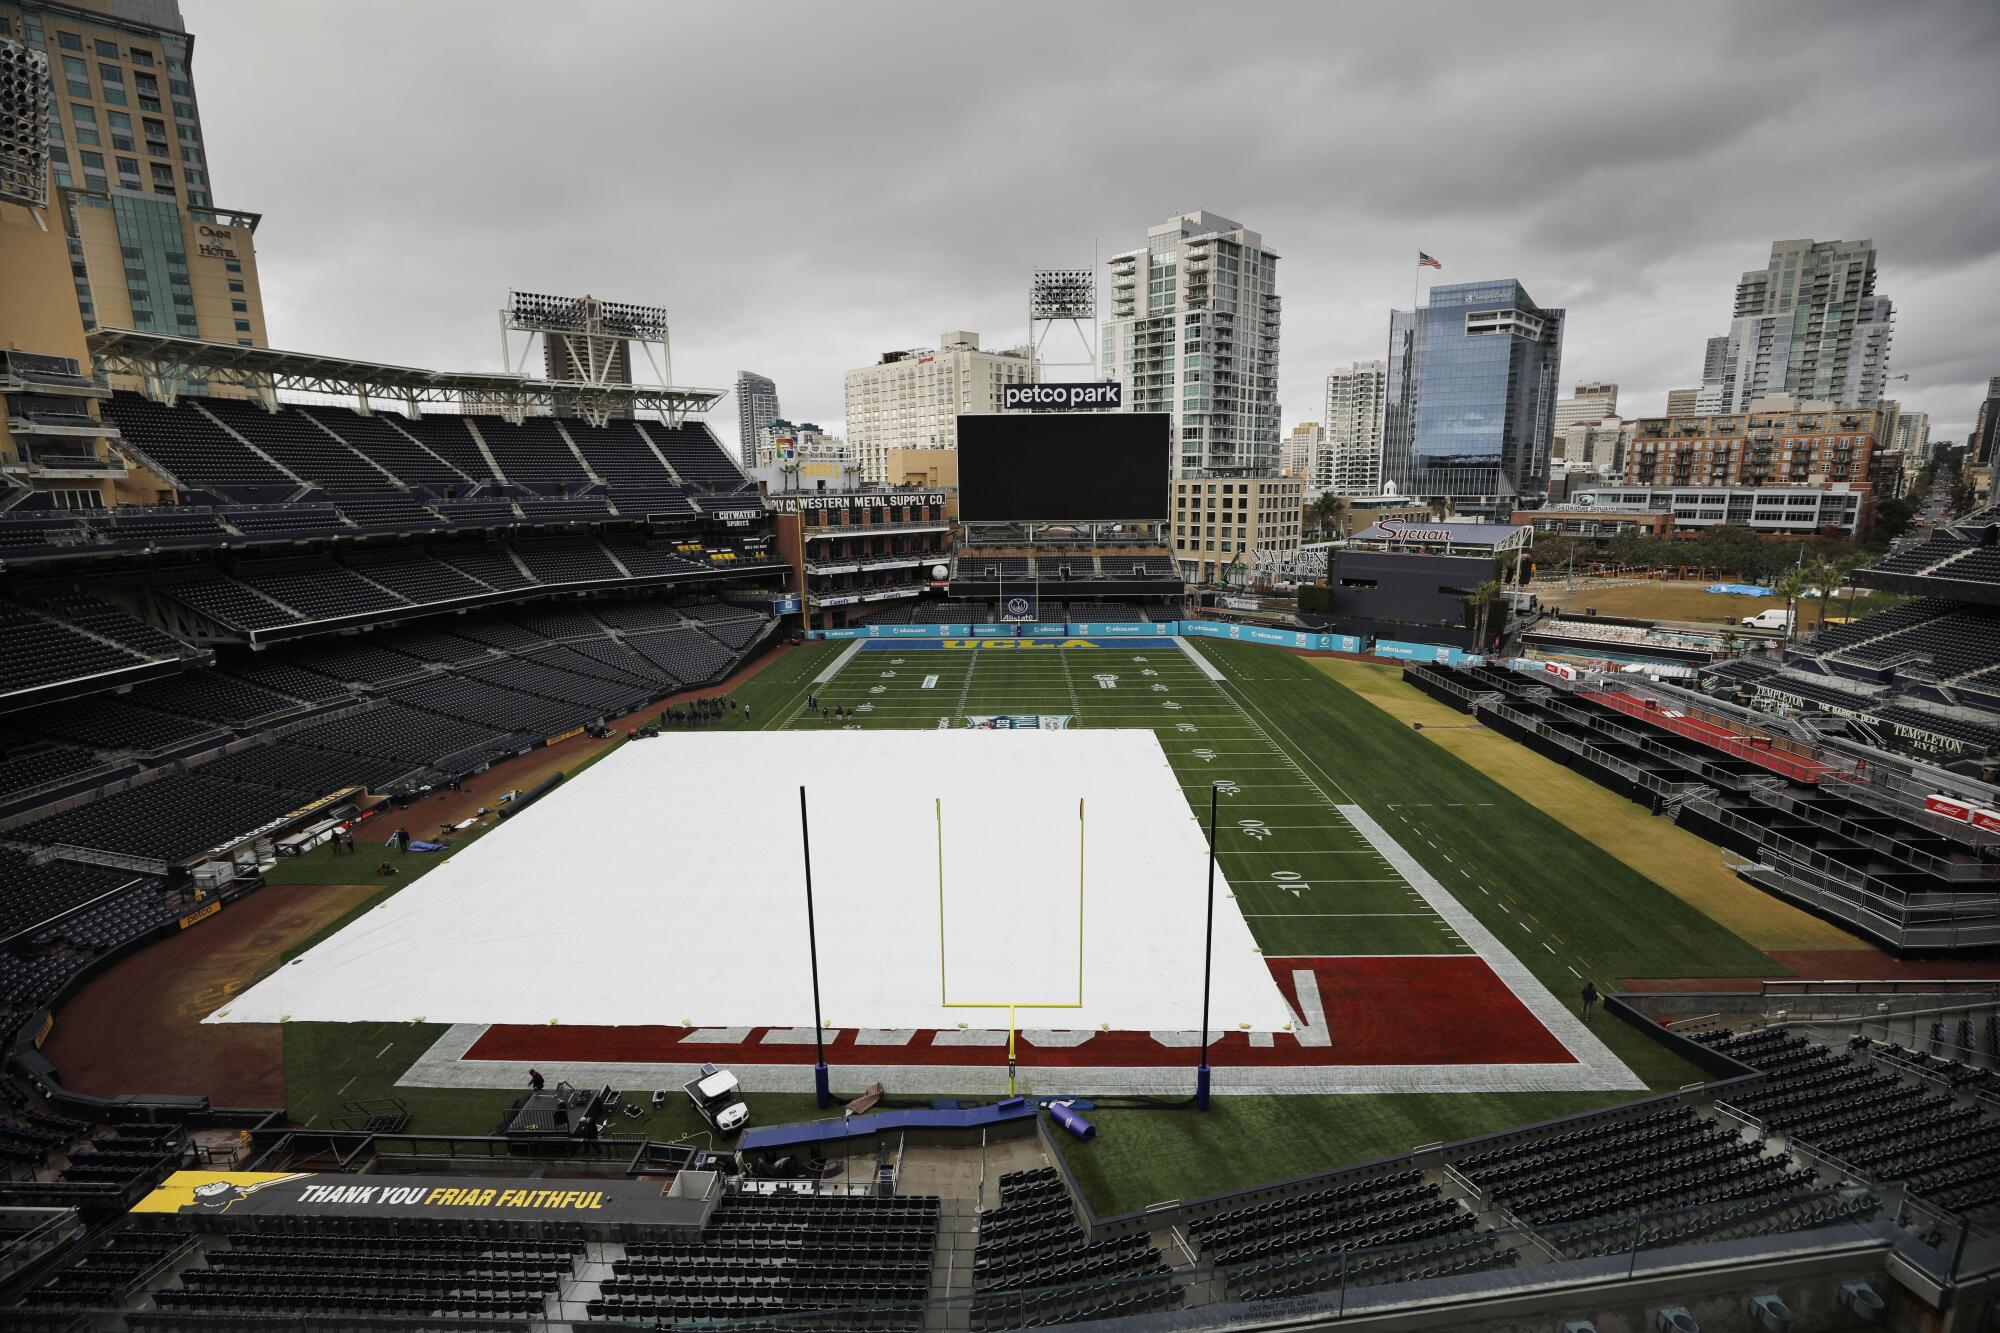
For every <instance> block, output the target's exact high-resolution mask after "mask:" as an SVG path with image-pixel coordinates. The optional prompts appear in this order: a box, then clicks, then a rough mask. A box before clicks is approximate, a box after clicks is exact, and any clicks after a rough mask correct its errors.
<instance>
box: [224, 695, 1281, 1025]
mask: <svg viewBox="0 0 2000 1333" xmlns="http://www.w3.org/2000/svg"><path fill="white" fill-rule="evenodd" d="M801 783H803V784H804V785H805V787H806V790H807V797H808V800H809V802H810V807H811V815H812V875H813V889H814V901H815V903H816V904H817V909H818V910H817V918H818V931H819V959H820V985H821V994H822V999H823V1009H824V1017H825V1020H826V1022H827V1023H829V1024H831V1025H833V1026H835V1027H847V1028H917V1029H930V1028H955V1027H958V1026H960V1025H961V1024H963V1025H965V1026H967V1027H974V1028H991V1027H1003V1026H1005V1025H1006V1022H1007V1014H1006V1009H1005V1006H1006V1005H1007V1004H1009V1003H1013V1004H1017V1005H1023V1006H1027V1005H1036V1006H1053V1005H1058V1004H1061V1005H1071V1004H1075V1003H1076V1002H1077V1000H1078V993H1077V992H1078V950H1079V939H1078V933H1079V919H1078V918H1079V911H1078V867H1079V853H1080V851H1081V857H1082V880H1083V884H1082V912H1081V917H1082V919H1081V934H1082V939H1081V952H1082V996H1081V1005H1080V1007H1075V1008H1046V1007H1045V1008H1032V1009H1023V1010H1021V1011H1020V1012H1019V1014H1018V1015H1017V1017H1018V1019H1019V1021H1020V1024H1021V1026H1023V1027H1033V1028H1041V1029H1072V1030H1074V1029H1097V1028H1100V1027H1109V1028H1112V1029H1114V1030H1122V1031H1133V1030H1137V1031H1147V1030H1151V1031H1160V1030H1185V1029H1191V1028H1195V1027H1197V1026H1199V1024H1200V1021H1201V989H1200V987H1201V969H1202V930H1203V911H1204V907H1203V903H1204V897H1205V893H1206V884H1207V878H1206V876H1207V870H1206V858H1207V850H1206V842H1205V839H1204V836H1203V830H1202V828H1201V826H1200V825H1199V824H1198V822H1197V821H1196V819H1195V818H1194V816H1193V815H1192V814H1191V813H1190V811H1189V808H1188V804H1187V801H1186V799H1185V798H1184V797H1183V796H1182V794H1181V789H1180V785H1179V781H1178V779H1177V778H1176V777H1175V774H1174V771H1173V769H1172V768H1171V767H1170V766H1169V765H1168V763H1167V760H1166V756H1165V755H1164V754H1163V753H1162V752H1161V750H1160V747H1159V745H1158V743H1157V742H1156V741H1155V740H1154V738H1153V734H1152V733H1151V732H1150V731H1138V730H1131V731H1125V730H1088V729H1084V730H1072V731H974V730H943V731H858V732H825V733H794V732H736V733H725V734H713V735H702V734H694V735H669V736H663V737H661V738H659V739H657V740H648V741H643V742H639V743H634V744H627V745H625V746H623V747H621V748H620V749H618V750H617V751H616V752H615V753H613V754H612V755H610V756H609V757H607V758H606V759H604V760H603V761H601V762H600V763H598V764H595V765H593V766H592V767H591V768H589V769H588V770H586V771H585V772H584V773H582V774H581V775H579V776H578V777H577V778H575V779H574V780H572V781H571V782H569V783H567V784H565V785H564V786H562V787H561V788H559V789H557V790H556V791H555V792H553V793H551V794H550V795H548V796H546V797H544V798H542V800H541V801H539V802H538V803H536V804H535V805H534V806H533V807H531V808H529V809H527V810H525V811H523V812H522V813H521V814H520V815H519V816H518V817H516V818H514V819H512V820H509V821H508V822H507V823H505V824H503V825H502V826H501V827H499V828H497V829H495V830H493V831H492V832H490V833H487V834H486V835H485V836H483V837H482V838H480V839H479V840H478V841H476V842H474V843H472V844H471V845H469V846H467V847H465V848H463V849H461V850H460V851H458V852H457V853H456V854H454V855H453V856H452V857H451V858H450V859H449V860H448V861H446V862H445V863H444V864H442V865H440V866H439V867H437V868H436V869H435V870H432V871H431V872H430V873H429V874H427V875H425V876H424V877H423V878H422V879H420V880H418V881H417V882H416V883H414V884H411V885H410V886H409V887H408V888H406V889H404V890H403V891H402V892H400V893H398V894H396V895H395V896H394V897H392V898H391V899H389V901H388V902H386V903H384V904H383V905H382V906H381V907H378V908H377V909H375V910H374V911H372V912H370V913H368V914H367V915H366V916H364V917H363V918H362V919H361V920H359V921H357V922H355V923H354V924H353V925H351V926H349V927H348V928H347V929H345V930H343V931H341V932H340V933H339V934H337V935H335V936H333V937H332V938H331V939H328V940H326V941H325V942H324V943H322V944H320V945H319V946H318V947H316V948H314V949H312V950H310V951H309V952H307V953H306V954H305V955H303V956H302V957H300V958H299V959H297V960H295V961H294V962H292V963H291V964H289V965H287V966H285V967H283V968H281V969H279V971H278V972H276V973H275V974H273V975H272V976H271V977H269V978H267V979H265V980H264V981H262V982H260V983H258V984H257V985H256V986H254V987H252V988H250V989H249V990H248V991H246V992H244V993H243V994H242V995H239V996H236V997H234V998H233V999H232V1000H231V1001H230V1002H229V1004H228V1005H227V1006H226V1007H224V1008H223V1009H221V1010H220V1011H218V1012H217V1013H215V1014H213V1015H211V1016H210V1017H209V1019H208V1020H207V1021H209V1022H231V1023H268V1022H277V1021H281V1020H297V1021H302V1022H304V1021H312V1022H362V1021H411V1020H417V1019H421V1020H424V1021H427V1022H432V1023H550V1022H559V1023H564V1024H602V1025H635V1024H666V1025H679V1024H682V1023H692V1024H697V1025H701V1026H708V1027H744V1028H748V1027H760V1026H799V1027H810V1026H811V1024H812V1019H813V1010H812V995H811V990H810V982H809V977H808V972H807V942H806V913H805V877H804V868H803V856H802V851H801V847H800V838H799V810H798V804H799V802H798V786H799V784H801ZM940 799H941V800H942V802H943V806H942V811H943V839H942V846H943V870H942V881H943V883H942V892H940V882H939V881H940V870H939V836H938V827H939V821H938V814H937V806H936V804H935V803H936V802H937V801H938V800H940ZM1079 800H1081V801H1083V802H1084V812H1085V819H1084V820H1083V822H1082V824H1081V827H1080V825H1079V820H1078V801H1079ZM1080 833H1081V835H1082V839H1083V841H1082V843H1081V849H1080V848H1079V835H1080ZM265 892H268V893H283V892H286V890H285V889H284V888H282V887H279V888H272V889H267V890H265ZM1226 895H1227V885H1226V884H1224V883H1221V882H1220V881H1218V885H1217V889H1216V896H1217V903H1216V922H1215V980H1214V1004H1213V1011H1212V1013H1213V1018H1212V1022H1213V1024H1214V1026H1215V1028H1216V1029H1217V1030H1226V1029H1231V1028H1236V1027H1237V1026H1238V1025H1239V1024H1247V1025H1249V1026H1250V1027H1251V1028H1252V1029H1254V1030H1258V1031H1274V1030H1277V1029H1279V1028H1281V1027H1283V1026H1284V1025H1285V1024H1286V1023H1287V1022H1289V1021H1290V1017H1291V1016H1290V1014H1289V1012H1288V1010H1287V1009H1286V1006H1285V1003H1284V1000H1283V998H1282V997H1281V996H1280V994H1279V992H1278V989H1277V987H1276V986H1275V985H1274V984H1273V982H1272V979H1271V976H1270V973H1269V970H1268V969H1267V968H1266V966H1265V964H1264V961H1263V959H1262V957H1261V956H1260V955H1259V954H1258V953H1257V951H1256V948H1255V945H1254V944H1253V942H1252V940H1251V936H1250V931H1249V928H1248V926H1247V925H1246V924H1245V923H1244V921H1243V918H1242V916H1241V915H1240V914H1239V912H1238V911H1237V908H1236V904H1235V902H1234V901H1233V900H1232V899H1230V898H1229V897H1228V896H1226ZM940 898H942V920H940V915H941V913H940ZM967 1004H970V1005H986V1006H997V1007H993V1008H987V1009H984V1010H980V1009H968V1008H959V1007H954V1006H959V1005H967Z"/></svg>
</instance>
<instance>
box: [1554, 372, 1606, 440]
mask: <svg viewBox="0 0 2000 1333" xmlns="http://www.w3.org/2000/svg"><path fill="white" fill-rule="evenodd" d="M1617 415H1618V386H1617V385H1615V384H1579V385H1577V386H1576V387H1575V388H1574V389H1572V390H1570V396H1569V397H1567V398H1558V399H1556V433H1557V434H1561V433H1562V432H1563V431H1565V430H1567V429H1568V428H1569V427H1571V426H1574V425H1575V424H1576V423H1577V422H1579V421H1603V420H1605V419H1606V418H1607V417H1615V416H1617Z"/></svg>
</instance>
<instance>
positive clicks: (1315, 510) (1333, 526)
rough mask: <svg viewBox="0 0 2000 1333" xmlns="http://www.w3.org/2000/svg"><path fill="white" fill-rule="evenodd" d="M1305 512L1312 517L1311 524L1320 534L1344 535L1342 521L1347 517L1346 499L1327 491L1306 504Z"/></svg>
mask: <svg viewBox="0 0 2000 1333" xmlns="http://www.w3.org/2000/svg"><path fill="white" fill-rule="evenodd" d="M1306 513H1307V514H1308V515H1309V516H1310V517H1311V518H1312V520H1313V526H1314V527H1315V528H1316V529H1317V530H1318V531H1319V532H1320V533H1321V534H1322V535H1324V534H1326V533H1329V532H1330V533H1332V534H1333V535H1334V536H1336V537H1345V536H1347V532H1346V529H1345V526H1344V521H1345V519H1346V518H1347V500H1346V499H1345V498H1344V497H1342V496H1338V495H1335V494H1334V493H1333V492H1332V491H1328V492H1326V493H1325V494H1323V495H1321V496H1320V497H1319V498H1318V499H1317V500H1314V501H1313V502H1312V503H1311V504H1310V505H1307V506H1306Z"/></svg>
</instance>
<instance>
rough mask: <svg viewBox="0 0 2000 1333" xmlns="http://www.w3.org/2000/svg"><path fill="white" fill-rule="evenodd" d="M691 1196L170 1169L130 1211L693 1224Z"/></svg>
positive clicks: (576, 1185)
mask: <svg viewBox="0 0 2000 1333" xmlns="http://www.w3.org/2000/svg"><path fill="white" fill-rule="evenodd" d="M706 1210H707V1206H706V1204H705V1203H704V1201H703V1200H702V1199H700V1198H694V1197H677V1196H672V1195H667V1194H663V1193H662V1192H661V1190H660V1187H659V1184H658V1182H652V1183H648V1182H645V1181H637V1180H580V1181H575V1182H565V1181H549V1180H527V1179H516V1180H504V1179H494V1178H488V1177H483V1176H482V1177H469V1176H351V1175H340V1174H337V1173H326V1172H317V1171H294V1172H279V1171H176V1172H174V1173H173V1174H172V1175H171V1176H168V1177H167V1179H166V1181H165V1182H164V1183H163V1184H161V1185H160V1186H159V1187H158V1188H157V1189H155V1190H154V1191H153V1192H152V1193H151V1194H148V1195H147V1196H146V1197H145V1198H143V1199H141V1200H140V1201H139V1202H138V1203H137V1204H136V1205H135V1206H134V1207H133V1209H132V1211H133V1212H135V1213H171V1214H175V1215H178V1216H181V1217H189V1218H210V1219H215V1220H217V1221H223V1220H228V1221H234V1220H236V1219H248V1218H257V1219H281V1218H307V1217H341V1218H384V1219H388V1218H399V1217H400V1218H431V1219H444V1218H453V1219H456V1220H459V1221H473V1222H557V1221H565V1222H570V1223H584V1224H601V1225H606V1226H621V1225H624V1224H627V1223H634V1222H638V1223H648V1224H651V1225H655V1226H699V1225H701V1220H702V1218H703V1216H704V1215H705V1213H706Z"/></svg>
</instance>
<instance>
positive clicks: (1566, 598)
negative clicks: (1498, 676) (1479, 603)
mask: <svg viewBox="0 0 2000 1333" xmlns="http://www.w3.org/2000/svg"><path fill="white" fill-rule="evenodd" d="M1708 586H1709V585H1708V583H1707V582H1705V581H1704V582H1699V583H1694V582H1667V581H1662V582H1658V583H1629V584H1624V585H1621V586H1608V585H1607V586H1600V585H1598V584H1596V583H1593V582H1592V581H1591V580H1589V579H1579V580H1578V581H1577V587H1576V591H1575V592H1564V591H1563V585H1562V584H1561V583H1540V584H1537V585H1536V586H1535V590H1534V591H1535V596H1536V597H1537V598H1539V599H1540V601H1541V603H1542V605H1543V606H1547V607H1554V608H1556V609H1558V610H1562V611H1566V612H1571V613H1574V614H1578V615H1581V614H1582V613H1583V609H1584V608H1585V607H1595V608H1597V614H1598V615H1600V616H1625V617H1629V618H1633V619H1638V620H1693V621H1706V622H1709V623H1711V624H1716V623H1719V624H1728V625H1737V624H1741V623H1742V621H1743V618H1744V617H1745V616H1754V615H1756V614H1757V613H1758V612H1759V611H1770V610H1777V611H1782V610H1784V609H1785V599H1784V598H1782V597H1729V596H1724V595H1723V594H1721V593H1711V592H1709V591H1707V588H1708ZM1903 600H1905V599H1904V598H1902V597H1898V596H1897V595H1896V594H1894V593H1884V592H1873V591H1868V592H1864V593H1862V594H1861V595H1860V596H1858V597H1856V598H1855V599H1854V609H1853V611H1852V612H1851V613H1850V612H1849V610H1848V605H1847V598H1845V597H1834V598H1831V599H1829V600H1828V602H1827V605H1826V613H1827V615H1829V616H1832V617H1835V618H1836V619H1837V618H1839V617H1842V616H1846V615H1849V614H1853V615H1856V616H1864V615H1867V614H1868V613H1869V612H1871V611H1880V610H1882V609H1884V608H1885V607H1890V606H1894V605H1896V604H1897V603H1898V602H1901V601H1903ZM1798 613H1799V627H1800V628H1801V629H1802V630H1808V631H1809V630H1813V629H1817V628H1818V627H1819V602H1818V600H1817V599H1813V600H1809V601H1801V602H1800V603H1799V606H1798Z"/></svg>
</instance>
